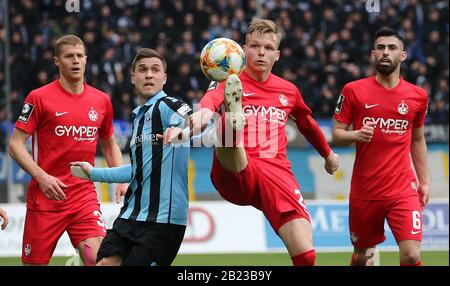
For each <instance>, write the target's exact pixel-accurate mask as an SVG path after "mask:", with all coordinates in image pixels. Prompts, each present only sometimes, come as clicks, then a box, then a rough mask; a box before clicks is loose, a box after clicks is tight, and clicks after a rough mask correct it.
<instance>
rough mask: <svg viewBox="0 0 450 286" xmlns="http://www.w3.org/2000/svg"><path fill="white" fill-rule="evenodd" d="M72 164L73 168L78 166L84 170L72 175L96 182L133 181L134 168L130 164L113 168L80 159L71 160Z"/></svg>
mask: <svg viewBox="0 0 450 286" xmlns="http://www.w3.org/2000/svg"><path fill="white" fill-rule="evenodd" d="M70 166H71V170H72V169H73V167H77V168H78V169H81V170H82V172H83V173H77V172H72V175H74V176H75V177H78V178H82V179H88V180H91V181H94V182H104V183H129V182H130V181H131V175H132V170H131V165H130V164H127V165H123V166H120V167H112V168H94V167H92V165H91V164H90V163H89V162H80V161H78V162H70ZM86 177H88V178H86Z"/></svg>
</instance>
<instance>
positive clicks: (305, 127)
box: [291, 90, 331, 158]
mask: <svg viewBox="0 0 450 286" xmlns="http://www.w3.org/2000/svg"><path fill="white" fill-rule="evenodd" d="M296 93H297V94H296V102H295V105H294V107H293V109H292V111H291V116H292V117H293V119H294V120H295V123H296V125H297V128H298V130H300V132H301V133H302V134H303V136H305V138H306V140H308V142H309V143H311V145H313V146H314V148H315V149H316V150H317V152H319V154H320V155H321V156H322V157H324V158H325V157H327V156H328V155H329V154H330V152H331V148H330V146H329V145H328V142H327V140H326V139H325V136H324V135H323V132H322V130H321V129H320V127H319V125H318V124H317V122H316V121H315V120H314V119H313V118H312V116H311V110H310V109H309V107H308V106H307V105H306V104H305V102H304V101H303V98H302V95H301V94H300V92H299V91H298V90H297V92H296Z"/></svg>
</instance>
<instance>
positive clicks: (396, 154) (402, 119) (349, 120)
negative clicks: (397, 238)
mask: <svg viewBox="0 0 450 286" xmlns="http://www.w3.org/2000/svg"><path fill="white" fill-rule="evenodd" d="M427 102H428V95H427V93H426V92H425V91H424V90H423V89H421V88H419V87H417V86H415V85H413V84H411V83H409V82H407V81H405V80H403V79H402V78H401V79H400V82H399V84H398V85H397V86H396V87H394V88H392V89H390V90H388V89H386V88H385V87H384V86H382V85H381V84H379V83H378V82H377V81H376V79H375V76H372V77H368V78H365V79H361V80H357V81H353V82H350V83H348V84H347V85H345V86H344V88H343V90H342V93H341V95H340V97H339V100H338V104H337V107H336V110H335V115H334V116H335V118H336V120H338V121H340V122H342V123H345V124H347V125H351V124H353V129H354V130H359V129H361V128H362V126H363V125H364V123H366V122H375V126H374V134H373V137H372V141H371V142H369V143H360V142H356V144H355V145H356V159H355V164H354V166H353V175H352V183H351V191H350V196H351V197H353V198H358V199H384V198H392V197H394V196H400V195H403V194H404V193H405V192H407V191H410V190H411V187H412V188H413V189H417V183H416V181H415V175H414V171H413V169H412V168H411V160H410V156H409V155H410V147H411V135H412V129H413V128H420V127H422V126H423V124H424V121H425V115H426V110H427Z"/></svg>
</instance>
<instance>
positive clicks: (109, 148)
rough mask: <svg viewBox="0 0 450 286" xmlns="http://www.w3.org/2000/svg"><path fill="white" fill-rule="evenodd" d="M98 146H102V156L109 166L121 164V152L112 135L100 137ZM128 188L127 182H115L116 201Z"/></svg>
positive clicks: (118, 200)
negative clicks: (104, 137)
mask: <svg viewBox="0 0 450 286" xmlns="http://www.w3.org/2000/svg"><path fill="white" fill-rule="evenodd" d="M100 146H101V148H102V152H103V156H104V157H105V160H106V162H107V163H108V166H109V167H116V166H122V165H123V158H122V152H121V151H120V147H119V145H118V144H117V142H116V139H115V137H114V135H112V136H111V137H109V138H106V139H100ZM127 189H128V184H117V187H116V203H119V202H120V199H121V197H123V196H124V195H125V193H126V192H127Z"/></svg>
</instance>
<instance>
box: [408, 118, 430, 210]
mask: <svg viewBox="0 0 450 286" xmlns="http://www.w3.org/2000/svg"><path fill="white" fill-rule="evenodd" d="M411 158H412V162H413V164H414V169H415V170H416V174H417V178H418V179H419V190H418V192H419V198H420V206H421V207H422V209H424V208H425V207H426V206H427V204H428V200H429V193H428V192H429V184H430V173H429V170H428V155H427V143H426V141H425V134H424V128H423V127H421V128H413V132H412V137H411Z"/></svg>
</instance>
